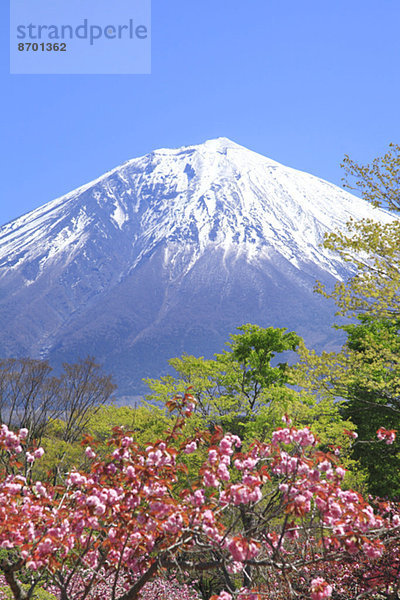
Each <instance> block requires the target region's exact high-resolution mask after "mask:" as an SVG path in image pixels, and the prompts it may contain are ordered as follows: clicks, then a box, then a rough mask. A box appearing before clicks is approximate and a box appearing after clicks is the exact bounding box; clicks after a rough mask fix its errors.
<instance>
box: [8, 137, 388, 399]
mask: <svg viewBox="0 0 400 600" xmlns="http://www.w3.org/2000/svg"><path fill="white" fill-rule="evenodd" d="M362 217H370V218H375V219H379V220H383V221H388V220H389V219H390V218H391V217H390V216H389V215H387V213H385V212H384V211H379V210H377V209H373V208H372V207H370V205H368V204H366V203H365V202H364V201H362V200H360V199H359V198H356V197H355V196H352V195H351V194H348V193H347V192H345V191H344V190H342V189H340V188H338V187H336V186H334V185H332V184H329V183H327V182H325V181H323V180H321V179H318V178H316V177H313V176H312V175H309V174H306V173H302V172H299V171H296V170H294V169H291V168H288V167H285V166H283V165H280V164H279V163H276V162H274V161H272V160H270V159H268V158H265V157H263V156H261V155H259V154H256V153H254V152H252V151H250V150H247V149H245V148H243V147H241V146H239V145H237V144H235V143H234V142H231V141H230V140H227V139H225V138H218V139H216V140H209V141H207V142H205V143H204V144H201V145H198V146H189V147H185V148H180V149H177V150H170V149H161V150H157V151H155V152H152V153H151V154H149V155H146V156H144V157H140V158H137V159H133V160H130V161H128V162H126V163H124V164H123V165H121V166H120V167H117V168H116V169H114V170H112V171H110V172H108V173H106V174H105V175H103V176H102V177H100V178H99V179H97V180H95V181H93V182H91V183H89V184H87V185H85V186H82V187H81V188H79V189H77V190H75V191H73V192H71V193H70V194H67V195H66V196H64V197H62V198H59V199H57V200H54V201H53V202H50V203H48V204H46V205H44V206H42V207H40V208H38V209H36V210H35V211H32V212H31V213H28V214H27V215H24V216H23V217H20V218H19V219H16V220H15V221H13V222H11V223H8V224H7V225H5V226H3V227H2V228H1V229H0V355H2V356H12V355H30V356H41V357H50V358H51V359H52V360H54V361H55V362H59V361H61V360H73V359H74V358H76V357H77V356H83V355H85V354H87V353H91V354H94V355H95V356H97V357H98V358H99V359H100V360H101V361H102V362H104V363H105V366H106V368H107V369H109V370H111V371H112V372H114V373H115V375H116V379H117V382H118V383H119V385H120V389H121V392H122V393H126V394H129V393H133V392H135V391H137V390H138V389H139V388H140V384H139V382H140V379H141V377H144V376H156V375H157V374H158V372H159V371H160V369H163V368H165V366H166V359H167V358H168V357H171V356H175V355H179V354H180V353H182V352H183V351H187V352H193V353H196V354H199V353H200V354H212V352H215V351H219V350H220V349H221V347H222V345H223V343H224V341H226V339H227V335H228V334H229V332H233V329H234V328H235V327H236V326H237V325H240V324H241V323H243V322H257V323H259V324H260V325H277V326H278V325H279V326H288V327H289V328H292V329H296V330H297V331H298V332H299V333H300V334H302V335H304V336H305V338H306V340H307V341H308V342H309V343H311V344H317V345H319V346H321V345H326V344H327V343H329V342H330V341H332V339H333V336H332V332H331V331H330V329H329V326H328V325H329V324H330V323H331V321H332V314H333V309H332V306H331V305H330V304H329V303H328V302H326V301H325V300H323V299H321V298H319V297H317V296H315V294H313V292H312V289H313V285H314V282H315V279H316V278H319V279H321V280H322V281H323V282H333V281H334V280H335V279H340V278H344V277H346V276H347V274H348V267H347V266H344V265H343V264H342V263H341V262H340V261H338V260H337V259H336V258H335V257H334V256H332V255H331V254H330V253H329V252H328V251H326V250H324V249H323V248H321V246H320V244H321V241H322V239H323V235H324V233H325V232H326V231H331V230H333V229H336V228H343V227H344V225H345V223H346V221H348V220H349V218H355V219H358V218H362Z"/></svg>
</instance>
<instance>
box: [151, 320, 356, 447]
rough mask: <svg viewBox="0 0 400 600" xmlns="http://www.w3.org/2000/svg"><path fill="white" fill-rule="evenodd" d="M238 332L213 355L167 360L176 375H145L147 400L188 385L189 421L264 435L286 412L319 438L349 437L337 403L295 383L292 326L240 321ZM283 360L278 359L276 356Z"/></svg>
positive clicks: (344, 441) (296, 345)
mask: <svg viewBox="0 0 400 600" xmlns="http://www.w3.org/2000/svg"><path fill="white" fill-rule="evenodd" d="M238 330H239V331H240V333H238V334H234V335H231V337H230V341H229V342H228V344H227V346H228V349H227V350H225V351H224V352H222V353H219V354H215V355H214V358H213V359H208V360H206V359H204V358H203V357H200V358H196V357H194V356H187V355H184V356H182V357H181V358H174V359H172V360H170V361H169V362H170V365H171V366H173V367H174V368H175V370H176V372H177V375H176V377H172V376H167V377H162V378H161V379H159V380H156V379H151V380H147V383H148V385H149V387H150V389H151V394H149V396H148V400H150V401H152V402H157V403H165V402H166V401H167V400H168V399H169V398H171V396H172V395H175V394H183V393H184V392H185V390H186V389H187V388H188V387H191V392H192V394H193V396H194V397H195V398H196V402H197V403H196V408H195V414H194V416H193V417H192V418H191V419H190V421H189V425H188V426H191V427H193V428H195V427H197V426H200V425H201V426H203V427H204V425H208V426H212V425H213V424H220V425H222V426H223V427H225V428H226V429H229V431H231V432H233V433H239V434H240V435H242V436H244V437H245V438H247V439H248V440H251V439H254V438H255V437H256V438H258V439H260V440H265V439H268V437H269V436H270V434H271V433H272V431H273V429H274V428H276V427H280V426H283V423H282V416H283V415H284V414H287V416H288V417H289V418H290V419H291V420H292V421H293V423H294V424H295V425H297V426H305V425H310V426H311V428H312V430H313V432H314V433H316V434H317V435H318V437H319V438H320V439H321V442H322V444H324V445H329V444H333V443H340V444H341V445H343V446H345V445H346V444H347V443H348V440H347V438H346V437H345V436H343V429H345V428H347V429H349V428H351V423H350V422H344V421H343V419H342V418H341V416H340V414H339V410H338V405H337V404H335V402H334V400H333V399H332V398H331V397H330V396H329V397H317V396H316V395H315V394H310V393H307V392H306V391H301V390H297V389H294V388H293V386H292V384H294V383H295V379H294V376H293V369H292V367H290V365H289V364H288V359H289V356H288V355H289V353H292V355H293V356H292V358H294V356H295V355H294V352H295V351H296V350H298V349H299V348H300V347H304V343H303V342H302V340H301V338H300V337H299V336H298V335H296V334H295V333H293V332H287V331H286V330H285V329H277V328H273V327H268V328H262V327H259V326H257V325H251V324H247V325H243V326H241V327H239V328H238ZM282 356H283V357H284V358H286V359H287V360H285V361H284V360H282V358H281V362H279V363H278V362H277V357H282Z"/></svg>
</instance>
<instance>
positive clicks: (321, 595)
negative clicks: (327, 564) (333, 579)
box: [310, 577, 333, 600]
mask: <svg viewBox="0 0 400 600" xmlns="http://www.w3.org/2000/svg"><path fill="white" fill-rule="evenodd" d="M332 591H333V590H332V586H331V585H329V584H328V583H327V582H326V581H325V580H324V579H323V578H322V577H316V578H315V579H313V580H312V581H311V586H310V592H311V594H310V598H311V600H325V599H326V598H330V597H331V596H332Z"/></svg>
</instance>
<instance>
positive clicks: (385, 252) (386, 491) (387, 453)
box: [297, 144, 400, 497]
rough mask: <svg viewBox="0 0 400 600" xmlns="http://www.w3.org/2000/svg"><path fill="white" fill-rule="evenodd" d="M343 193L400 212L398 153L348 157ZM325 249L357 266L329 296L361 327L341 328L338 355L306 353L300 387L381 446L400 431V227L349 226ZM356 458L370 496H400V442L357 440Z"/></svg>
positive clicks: (398, 223) (330, 237) (361, 435)
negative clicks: (332, 404)
mask: <svg viewBox="0 0 400 600" xmlns="http://www.w3.org/2000/svg"><path fill="white" fill-rule="evenodd" d="M342 166H343V167H344V169H345V173H346V177H345V187H348V188H350V189H356V190H359V191H360V192H361V195H362V197H363V198H364V199H365V200H367V201H369V202H371V203H372V204H373V205H374V206H380V207H384V208H388V209H389V210H391V211H393V212H394V213H397V212H399V211H400V146H398V145H394V144H391V145H390V147H389V151H388V152H387V153H386V154H385V155H383V156H382V157H378V158H376V159H374V161H373V162H372V163H371V164H370V165H358V164H357V163H356V162H354V161H353V160H351V159H350V158H349V157H348V156H346V157H345V159H344V163H343V165H342ZM324 245H325V247H327V248H329V249H331V250H333V251H335V252H337V253H338V254H339V255H340V256H341V257H342V258H343V259H344V260H345V261H348V262H351V263H352V264H353V265H354V266H355V269H356V271H355V274H354V276H353V277H351V278H350V279H349V281H347V282H339V283H337V284H336V286H335V288H334V290H333V291H332V292H331V293H329V292H327V291H326V290H325V288H324V287H323V286H322V285H321V284H319V286H318V288H317V290H318V291H319V292H321V293H322V294H323V295H324V296H325V297H327V298H333V299H334V300H335V301H336V303H337V305H338V307H339V314H342V315H347V316H356V315H357V316H358V320H357V322H356V323H351V324H349V325H346V326H343V327H341V328H342V329H343V330H345V331H346V333H347V335H348V340H347V343H346V344H345V345H344V347H343V348H342V351H341V352H339V353H329V354H328V353H323V354H322V355H321V356H317V355H316V353H315V352H308V351H307V350H305V349H304V348H303V349H302V360H301V361H300V364H299V366H298V369H297V377H298V381H299V382H300V383H301V384H302V385H304V386H305V387H306V388H307V389H313V390H318V393H319V394H321V395H324V396H325V397H329V396H331V397H336V398H337V399H340V400H343V399H344V400H345V401H341V409H340V410H341V415H342V416H343V418H345V419H351V421H352V422H353V423H354V425H355V426H356V427H357V432H358V435H359V439H360V440H368V439H371V438H372V439H373V438H375V439H376V431H377V429H378V428H379V427H380V426H384V427H386V428H387V429H396V430H398V431H399V432H400V331H399V330H400V318H399V316H400V308H399V307H400V220H399V219H396V218H393V220H392V221H390V220H389V219H388V222H387V223H386V224H383V223H377V222H375V221H372V220H367V219H364V220H361V221H359V222H355V221H351V222H350V223H348V230H347V231H346V232H342V231H339V232H336V233H332V234H330V235H328V236H327V237H326V239H325V244H324ZM352 457H353V458H354V459H355V460H357V461H358V463H359V464H360V465H361V467H362V469H363V471H364V472H365V473H366V479H367V484H368V488H369V491H370V492H371V493H373V494H377V495H380V496H390V497H398V496H400V469H399V467H400V443H399V441H397V442H396V443H395V444H393V445H386V444H385V443H384V442H378V441H376V442H375V443H373V444H366V443H362V442H361V441H358V442H357V443H356V444H354V446H353V450H352Z"/></svg>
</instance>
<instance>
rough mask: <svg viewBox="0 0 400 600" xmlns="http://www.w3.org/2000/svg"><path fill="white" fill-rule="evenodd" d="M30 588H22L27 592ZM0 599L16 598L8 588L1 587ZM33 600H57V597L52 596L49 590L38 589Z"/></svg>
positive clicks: (27, 586)
mask: <svg viewBox="0 0 400 600" xmlns="http://www.w3.org/2000/svg"><path fill="white" fill-rule="evenodd" d="M29 587H30V586H29V585H27V584H24V585H22V588H23V589H24V590H25V591H28V590H29ZM0 599H1V600H14V596H13V594H12V592H11V590H10V588H9V587H8V586H0ZM31 600H57V597H56V596H54V595H53V594H50V592H48V591H47V590H44V589H43V588H39V587H37V588H35V589H34V590H33V593H32V596H31Z"/></svg>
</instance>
